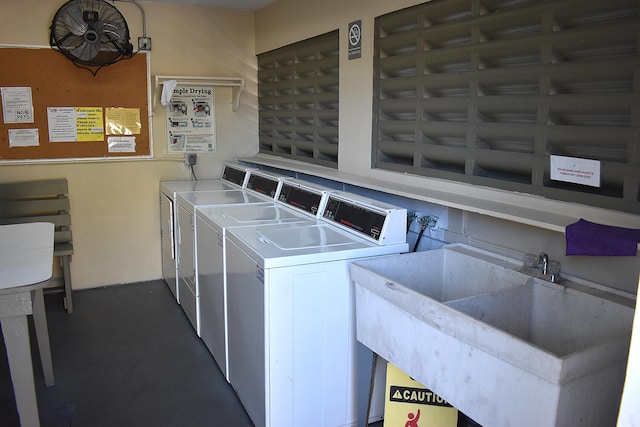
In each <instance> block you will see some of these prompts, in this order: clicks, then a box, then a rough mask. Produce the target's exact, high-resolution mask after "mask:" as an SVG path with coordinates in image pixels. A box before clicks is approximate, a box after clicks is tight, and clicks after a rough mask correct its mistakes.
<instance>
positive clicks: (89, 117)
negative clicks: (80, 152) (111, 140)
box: [76, 107, 104, 141]
mask: <svg viewBox="0 0 640 427" xmlns="http://www.w3.org/2000/svg"><path fill="white" fill-rule="evenodd" d="M76 132H77V135H78V138H77V141H104V119H103V115H102V107H76Z"/></svg>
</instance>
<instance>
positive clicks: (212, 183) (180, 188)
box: [160, 179, 240, 198]
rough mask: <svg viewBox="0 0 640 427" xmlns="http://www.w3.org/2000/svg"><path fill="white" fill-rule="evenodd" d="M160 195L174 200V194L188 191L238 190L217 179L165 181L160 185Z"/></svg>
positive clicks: (228, 183)
mask: <svg viewBox="0 0 640 427" xmlns="http://www.w3.org/2000/svg"><path fill="white" fill-rule="evenodd" d="M160 189H161V191H162V193H164V194H166V195H167V196H169V197H171V198H174V197H175V196H176V193H186V192H190V191H218V190H238V189H240V187H239V186H237V185H235V184H232V183H230V182H227V181H222V180H219V179H216V180H209V181H165V182H161V183H160Z"/></svg>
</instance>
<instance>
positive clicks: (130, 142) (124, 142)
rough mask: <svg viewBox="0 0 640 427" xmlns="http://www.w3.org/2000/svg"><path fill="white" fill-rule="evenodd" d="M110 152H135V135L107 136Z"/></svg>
mask: <svg viewBox="0 0 640 427" xmlns="http://www.w3.org/2000/svg"><path fill="white" fill-rule="evenodd" d="M107 144H109V152H110V153H135V152H136V137H135V136H110V137H108V138H107Z"/></svg>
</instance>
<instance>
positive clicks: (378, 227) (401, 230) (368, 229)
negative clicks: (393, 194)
mask: <svg viewBox="0 0 640 427" xmlns="http://www.w3.org/2000/svg"><path fill="white" fill-rule="evenodd" d="M353 197H357V196H355V195H354V196H353ZM358 199H360V200H357V199H355V198H350V197H341V196H339V195H337V194H329V197H328V200H327V205H326V207H325V209H324V213H323V214H322V218H323V219H324V220H327V221H329V222H331V223H334V224H336V225H338V226H340V227H342V228H346V229H347V230H349V231H352V232H355V233H357V234H359V235H362V236H365V237H367V238H368V239H370V240H373V241H375V242H377V243H378V244H380V245H388V244H396V243H405V242H406V235H405V231H406V224H407V211H406V209H404V208H399V207H396V206H391V205H386V204H385V206H381V203H380V202H377V201H374V200H371V202H372V203H367V202H366V201H365V200H364V198H362V197H359V198H358Z"/></svg>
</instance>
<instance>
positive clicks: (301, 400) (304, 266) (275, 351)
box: [225, 193, 408, 427]
mask: <svg viewBox="0 0 640 427" xmlns="http://www.w3.org/2000/svg"><path fill="white" fill-rule="evenodd" d="M405 233H406V210H405V209H402V208H398V207H395V206H391V205H388V204H385V203H381V202H378V201H375V200H371V199H366V198H362V197H358V196H347V195H346V194H344V193H338V194H329V196H328V201H327V205H326V208H325V209H324V212H323V215H322V218H321V220H319V221H316V222H306V223H291V224H279V225H276V226H269V225H267V226H250V227H239V228H230V229H228V230H227V234H226V237H225V240H226V242H227V254H226V262H227V270H226V272H227V307H228V360H229V380H230V383H231V385H232V386H233V388H234V389H235V390H236V393H237V395H238V397H239V398H240V401H241V402H242V404H243V405H244V407H245V409H246V411H247V413H248V414H249V416H250V417H251V419H252V421H253V422H254V424H255V425H256V426H258V427H262V426H269V427H297V426H331V427H337V426H347V425H355V423H356V422H357V386H356V382H357V370H356V364H357V355H356V353H357V351H356V349H357V344H356V337H355V303H354V296H353V293H354V292H353V286H352V284H351V281H350V276H349V264H350V263H351V262H352V261H353V260H359V259H363V258H368V257H375V256H381V255H387V254H397V253H402V252H406V251H407V250H408V245H407V243H406V234H405Z"/></svg>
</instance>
